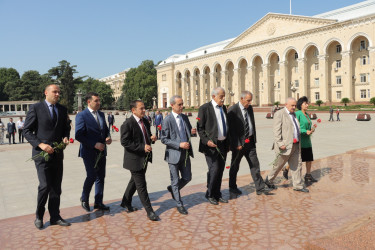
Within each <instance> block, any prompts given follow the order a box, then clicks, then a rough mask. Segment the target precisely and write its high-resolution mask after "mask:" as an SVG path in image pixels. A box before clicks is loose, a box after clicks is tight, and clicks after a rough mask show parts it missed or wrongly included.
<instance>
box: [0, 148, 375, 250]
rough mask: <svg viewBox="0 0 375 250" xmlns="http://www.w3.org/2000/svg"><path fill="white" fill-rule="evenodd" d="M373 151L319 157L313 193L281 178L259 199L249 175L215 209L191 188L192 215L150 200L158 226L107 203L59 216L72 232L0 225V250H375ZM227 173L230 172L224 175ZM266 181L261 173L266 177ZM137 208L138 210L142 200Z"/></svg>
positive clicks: (161, 198) (21, 222)
mask: <svg viewBox="0 0 375 250" xmlns="http://www.w3.org/2000/svg"><path fill="white" fill-rule="evenodd" d="M374 166H375V147H374V146H373V147H368V148H364V149H360V150H354V151H350V152H347V153H344V154H339V155H335V156H330V157H327V158H323V159H319V160H316V161H314V163H313V171H312V174H313V176H314V177H315V178H316V179H318V182H317V183H314V184H313V185H311V186H309V189H310V193H307V194H306V193H301V192H295V191H293V188H292V186H291V184H290V183H289V182H288V181H286V180H284V179H282V177H278V178H277V179H276V183H277V185H278V187H279V188H278V189H277V190H275V191H273V192H272V195H268V196H266V195H260V196H257V195H256V194H255V192H254V190H255V187H254V184H253V183H250V184H249V180H250V179H251V177H250V176H249V175H244V176H241V177H239V179H238V184H239V187H240V188H241V189H242V190H243V191H244V194H243V195H242V196H239V197H229V193H228V189H227V188H226V187H227V186H228V179H225V180H224V181H223V187H224V188H223V196H224V197H226V198H231V200H230V201H229V203H228V204H219V205H218V206H214V205H211V204H209V203H208V202H207V201H206V200H205V198H204V191H205V184H204V183H202V184H197V185H189V186H187V187H186V188H184V189H183V190H182V196H183V200H184V203H185V206H186V208H187V209H188V211H189V214H188V215H186V216H184V215H181V214H179V213H178V212H177V210H176V209H175V202H174V201H173V200H172V199H171V196H170V194H169V192H167V191H164V190H163V191H158V192H152V193H151V194H150V199H151V202H152V204H153V207H154V209H155V210H156V213H157V214H158V215H159V216H160V218H161V221H158V222H152V221H149V220H148V219H147V217H146V212H145V211H144V209H141V210H140V211H136V212H134V213H126V212H125V211H124V209H122V208H121V207H120V206H119V204H120V200H119V199H115V200H112V201H108V202H107V204H108V205H109V206H110V207H111V211H110V212H106V213H103V212H100V211H94V212H91V213H86V212H85V211H84V210H83V209H82V208H81V207H79V206H75V207H71V208H64V209H62V210H61V214H62V216H63V217H64V218H65V219H67V220H68V221H69V222H71V223H72V226H71V227H65V228H64V227H60V226H50V225H49V222H48V217H49V216H48V214H46V215H45V228H44V229H43V230H38V229H36V228H35V227H34V225H33V220H34V218H35V217H34V215H33V214H31V215H26V216H20V217H15V218H9V219H4V220H0V246H1V248H2V249H23V248H28V249H51V248H52V249H55V248H58V249H97V248H99V249H104V248H105V249H174V248H179V249H301V248H304V249H374V248H375V238H374V236H375V233H374V232H375V231H374V229H375V220H374V218H375V197H374V188H375V168H374ZM225 171H226V173H227V172H228V170H225ZM262 174H263V175H264V173H262ZM133 202H134V205H135V206H136V207H138V208H141V204H140V201H139V199H138V197H136V198H135V199H134V201H133Z"/></svg>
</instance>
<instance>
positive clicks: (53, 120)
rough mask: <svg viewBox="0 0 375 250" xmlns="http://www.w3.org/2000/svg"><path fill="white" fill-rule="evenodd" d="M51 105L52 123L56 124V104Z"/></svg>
mask: <svg viewBox="0 0 375 250" xmlns="http://www.w3.org/2000/svg"><path fill="white" fill-rule="evenodd" d="M51 107H52V124H53V125H56V122H57V114H56V110H55V105H51Z"/></svg>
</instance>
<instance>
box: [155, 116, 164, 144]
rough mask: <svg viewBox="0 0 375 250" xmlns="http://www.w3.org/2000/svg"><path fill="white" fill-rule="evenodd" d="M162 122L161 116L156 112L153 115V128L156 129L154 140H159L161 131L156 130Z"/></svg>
mask: <svg viewBox="0 0 375 250" xmlns="http://www.w3.org/2000/svg"><path fill="white" fill-rule="evenodd" d="M162 122H163V115H162V113H161V112H160V111H156V115H155V123H154V124H155V127H156V138H160V134H161V131H160V130H158V126H159V125H161V123H162Z"/></svg>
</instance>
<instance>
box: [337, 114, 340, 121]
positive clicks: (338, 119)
mask: <svg viewBox="0 0 375 250" xmlns="http://www.w3.org/2000/svg"><path fill="white" fill-rule="evenodd" d="M337 121H340V113H338V114H337Z"/></svg>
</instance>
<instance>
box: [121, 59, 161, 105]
mask: <svg viewBox="0 0 375 250" xmlns="http://www.w3.org/2000/svg"><path fill="white" fill-rule="evenodd" d="M122 91H123V93H124V98H123V106H124V108H125V109H126V108H129V103H130V102H131V101H133V100H137V99H141V100H142V101H143V102H144V103H145V106H146V108H151V107H152V105H153V101H152V97H154V96H157V80H156V69H155V65H154V62H153V61H152V60H146V61H143V62H142V63H141V64H140V65H139V66H138V67H137V68H132V69H130V70H129V71H128V72H127V73H126V78H125V84H124V86H123V88H122ZM119 105H120V104H119Z"/></svg>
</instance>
